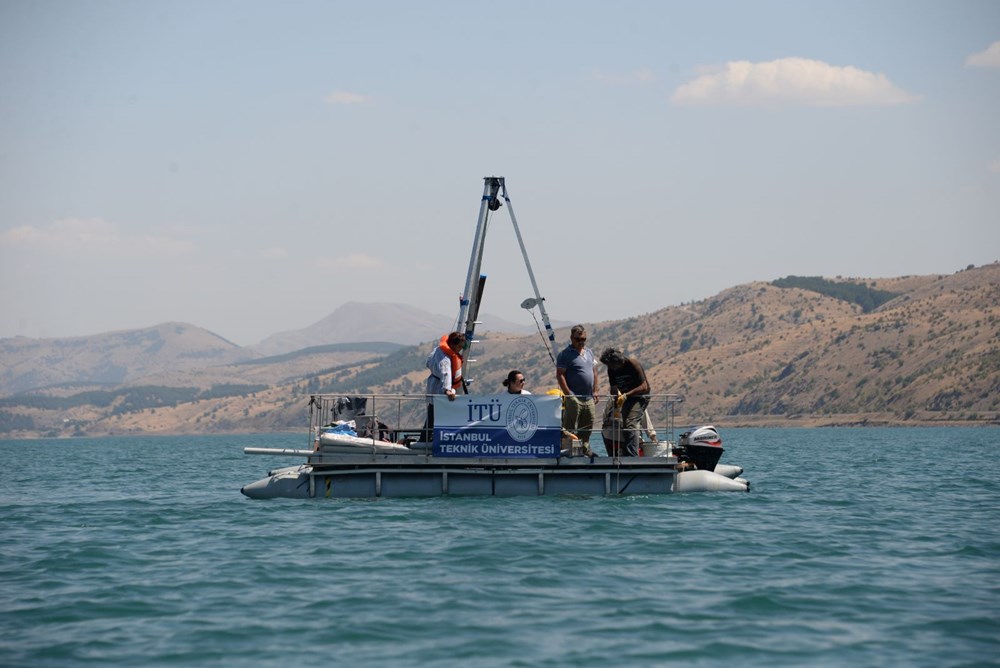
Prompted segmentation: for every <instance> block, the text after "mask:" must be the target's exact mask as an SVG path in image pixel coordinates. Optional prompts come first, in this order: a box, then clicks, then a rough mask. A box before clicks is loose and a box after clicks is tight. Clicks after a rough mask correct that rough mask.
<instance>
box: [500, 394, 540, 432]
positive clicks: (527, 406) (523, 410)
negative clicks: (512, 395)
mask: <svg viewBox="0 0 1000 668" xmlns="http://www.w3.org/2000/svg"><path fill="white" fill-rule="evenodd" d="M537 430H538V409H537V408H535V404H534V403H533V402H532V401H531V399H529V398H528V397H517V398H516V399H514V400H513V401H511V402H510V405H508V406H507V433H508V434H510V437H511V438H512V439H514V440H515V441H517V442H518V443H524V442H525V441H527V440H529V439H530V438H531V437H532V436H534V435H535V432H536V431H537Z"/></svg>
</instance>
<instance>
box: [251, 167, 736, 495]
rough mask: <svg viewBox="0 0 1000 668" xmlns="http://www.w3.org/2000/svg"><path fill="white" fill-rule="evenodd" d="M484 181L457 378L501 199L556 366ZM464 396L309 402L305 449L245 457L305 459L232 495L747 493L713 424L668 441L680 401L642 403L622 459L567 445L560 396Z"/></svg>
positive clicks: (503, 189) (490, 185)
mask: <svg viewBox="0 0 1000 668" xmlns="http://www.w3.org/2000/svg"><path fill="white" fill-rule="evenodd" d="M485 184H486V185H485V188H484V192H483V197H482V201H481V205H480V211H479V220H478V224H477V227H476V234H475V238H474V241H473V248H472V257H471V260H470V262H469V271H468V274H467V277H466V283H465V291H464V292H463V293H462V298H461V299H460V308H459V316H458V319H457V324H458V327H456V329H460V330H461V329H462V328H464V331H465V334H466V341H467V344H466V348H465V350H464V351H463V356H462V357H463V367H462V368H463V376H464V377H465V378H468V372H469V364H470V363H472V362H474V360H472V359H471V358H470V357H469V353H470V351H471V348H472V345H473V344H475V343H478V342H477V341H476V340H475V339H474V335H475V326H476V324H478V322H477V317H478V313H479V305H480V303H481V300H482V294H483V287H484V285H485V280H486V277H485V276H483V275H482V274H481V269H482V259H483V248H484V243H485V239H486V231H487V227H488V224H489V218H490V214H491V213H492V212H494V211H496V210H498V209H499V208H500V206H501V201H500V198H501V197H502V198H503V200H504V202H505V203H506V205H507V211H508V213H509V215H510V220H511V223H512V225H513V227H514V232H515V234H516V236H517V240H518V244H519V246H520V248H521V254H522V256H523V258H524V263H525V267H526V268H527V270H528V276H529V279H530V280H531V286H532V288H533V290H534V292H535V296H534V298H529V299H526V300H525V301H524V302H523V303H522V307H524V308H526V309H528V310H531V309H534V308H536V307H537V308H538V309H539V312H540V314H541V317H542V321H543V322H544V324H545V332H546V335H547V338H548V344H547V345H551V347H552V353H553V354H552V360H553V365H554V363H555V356H556V354H558V350H557V347H556V342H555V333H554V331H553V329H552V326H551V324H550V321H549V316H548V313H547V312H546V310H545V300H544V299H543V298H542V296H541V294H540V293H539V291H538V285H537V283H536V281H535V276H534V273H533V272H532V269H531V263H530V262H529V261H528V255H527V252H526V251H525V248H524V243H523V240H522V238H521V233H520V230H519V228H518V226H517V219H516V218H515V217H514V212H513V209H512V208H511V205H510V198H509V197H508V194H507V186H506V182H505V180H504V179H503V178H502V177H487V178H486V179H485ZM539 331H541V328H539ZM543 338H545V335H543ZM554 375H555V370H554V369H553V376H554ZM465 389H466V394H460V395H459V396H458V397H457V398H456V399H455V400H454V401H448V400H447V399H446V398H445V397H443V396H435V397H426V396H425V395H368V396H353V397H347V396H335V395H313V396H312V397H311V399H310V403H309V407H310V425H309V437H308V438H309V441H308V444H307V447H306V448H303V449H295V448H288V449H282V448H252V447H248V448H245V449H244V452H246V453H247V454H253V455H271V456H290V457H304V458H305V459H306V462H305V463H304V464H299V465H296V466H289V467H285V468H280V469H276V470H272V471H270V472H269V473H268V475H267V477H265V478H263V479H261V480H258V481H256V482H253V483H250V484H249V485H246V486H244V487H243V488H242V490H241V491H242V492H243V494H245V495H246V496H248V497H250V498H254V499H266V498H279V497H285V498H316V497H321V498H322V497H362V498H371V497H399V496H406V497H413V496H442V495H454V496H550V495H559V494H573V495H620V494H669V493H673V492H687V491H748V490H749V483H748V482H747V481H746V480H744V479H743V478H740V477H739V476H740V474H741V473H742V472H743V469H742V468H741V467H739V466H733V465H721V464H718V461H719V458H720V457H721V455H722V452H723V449H722V440H721V438H720V437H719V434H718V431H717V430H716V429H715V428H714V427H711V426H703V427H699V428H696V429H692V430H690V431H688V432H685V433H683V434H680V436H679V437H678V438H677V440H675V439H674V408H675V406H676V404H677V403H679V402H680V401H682V398H681V397H679V396H677V395H670V394H667V395H657V394H652V395H650V399H651V401H650V413H651V414H653V415H654V420H653V424H654V427H655V428H654V430H652V431H651V432H647V431H646V430H645V429H644V430H643V431H644V435H645V436H646V437H647V438H649V440H648V441H647V443H646V444H645V452H644V455H646V456H640V457H623V456H601V453H600V452H597V453H593V452H592V453H583V452H581V451H580V450H579V448H578V447H574V445H573V441H572V440H567V439H566V438H565V436H564V434H563V432H562V429H561V407H562V399H561V397H559V396H552V395H521V394H483V395H480V394H474V393H468V385H466V387H465ZM429 399H430V400H431V401H433V403H434V416H435V419H434V429H433V433H432V434H429V433H425V432H424V431H423V430H422V428H421V426H420V425H422V423H423V419H424V415H425V409H426V405H427V402H428V400H429ZM599 429H600V427H599V425H595V430H599ZM606 436H607V435H606ZM654 438H655V441H654V440H653V439H654ZM598 447H599V446H598Z"/></svg>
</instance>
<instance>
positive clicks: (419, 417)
mask: <svg viewBox="0 0 1000 668" xmlns="http://www.w3.org/2000/svg"><path fill="white" fill-rule="evenodd" d="M490 394H502V393H490ZM432 396H433V395H427V394H423V393H419V394H418V393H397V394H389V393H379V392H374V393H364V392H339V393H317V394H311V395H310V401H309V406H310V425H309V426H310V433H312V434H315V433H317V432H318V431H319V430H321V429H322V428H323V427H325V426H328V425H329V424H332V423H333V422H334V420H333V419H332V415H333V412H334V409H335V407H336V406H337V402H342V401H343V400H344V399H345V398H348V397H350V398H357V399H364V400H365V407H364V409H363V412H361V413H358V414H356V415H351V416H350V417H349V419H351V418H354V417H357V418H364V420H365V423H366V424H365V426H364V428H367V429H368V430H369V433H371V430H380V429H386V430H388V431H390V432H392V433H393V434H394V435H397V436H400V435H412V434H418V433H419V432H421V431H422V430H423V427H422V425H423V421H424V417H425V414H426V413H425V411H426V405H427V401H428V400H429V399H430V398H431V397H432ZM483 396H488V395H483ZM646 396H648V397H649V400H650V401H649V407H648V408H647V412H648V413H649V414H650V420H651V422H652V426H653V428H654V430H655V432H656V433H657V437H658V438H662V439H663V440H666V441H668V442H675V439H674V431H675V424H674V420H675V414H676V406H677V404H680V403H683V401H684V396H683V395H681V394H677V393H672V392H651V393H649V394H648V395H646ZM609 400H610V397H607V396H605V397H602V398H601V399H599V400H598V402H597V403H598V410H597V411H596V413H597V414H596V415H595V420H596V423H595V425H594V431H596V432H600V431H601V421H602V419H601V417H602V415H603V411H604V409H603V408H601V406H602V405H604V404H605V403H606V402H607V401H609ZM328 418H331V419H328ZM357 426H358V427H359V428H360V427H361V425H357ZM640 430H641V431H643V432H645V431H646V429H645V427H644V426H640ZM359 434H360V432H359ZM366 437H367V435H366ZM393 440H398V439H396V438H394V439H393Z"/></svg>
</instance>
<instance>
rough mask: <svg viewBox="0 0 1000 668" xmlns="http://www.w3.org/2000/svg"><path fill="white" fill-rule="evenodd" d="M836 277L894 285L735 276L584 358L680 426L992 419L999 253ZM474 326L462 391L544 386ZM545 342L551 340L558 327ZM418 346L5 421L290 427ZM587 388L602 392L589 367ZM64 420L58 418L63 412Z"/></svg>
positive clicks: (92, 426) (401, 364)
mask: <svg viewBox="0 0 1000 668" xmlns="http://www.w3.org/2000/svg"><path fill="white" fill-rule="evenodd" d="M844 280H852V282H854V283H864V284H865V285H868V286H870V287H872V288H875V289H878V290H885V291H889V292H893V293H899V296H898V297H896V298H894V299H892V300H891V301H888V302H886V303H885V304H883V305H882V306H881V307H880V308H877V309H875V310H873V311H871V312H869V313H865V312H863V310H862V309H861V307H860V306H857V305H854V304H852V303H849V302H847V301H843V300H841V299H837V298H834V297H830V296H826V295H823V294H820V293H818V292H814V291H811V290H804V289H800V288H779V287H776V286H774V285H772V284H770V283H750V284H747V285H741V286H737V287H734V288H731V289H729V290H726V291H724V292H722V293H720V294H718V295H716V296H714V297H712V298H710V299H706V300H703V301H700V302H696V303H692V304H686V305H681V306H675V307H669V308H665V309H661V310H659V311H656V312H653V313H650V314H646V315H642V316H637V317H634V318H630V319H627V320H621V321H613V322H601V323H590V324H588V328H589V330H590V341H589V344H588V345H590V347H591V348H593V349H594V350H595V352H597V353H598V354H600V351H601V350H602V349H603V348H604V347H606V346H610V345H615V346H619V347H622V348H623V349H624V350H625V351H626V354H629V355H633V356H635V357H636V358H637V359H638V360H639V361H640V362H642V364H643V365H644V366H645V368H646V371H647V375H648V376H649V379H650V382H651V384H652V386H653V389H654V391H655V392H674V393H680V394H683V395H684V396H685V402H684V404H682V414H681V415H680V417H679V422H680V423H681V424H689V423H696V422H708V421H711V422H713V423H715V424H717V425H723V426H737V425H771V424H773V425H778V424H802V425H834V424H856V423H866V424H928V423H974V424H985V423H995V422H997V421H998V418H1000V264H997V263H994V264H991V265H988V266H984V267H980V268H975V269H968V270H965V271H961V272H958V273H956V274H952V275H947V276H915V277H902V278H890V279H875V280H872V279H844ZM482 338H483V339H484V340H483V342H482V343H481V344H480V345H479V346H478V347H477V348H475V349H474V351H473V357H474V358H475V359H476V361H475V362H473V363H472V364H470V368H469V369H468V374H467V375H468V376H470V377H472V378H474V379H475V383H474V385H473V389H474V391H476V392H479V393H489V392H498V391H501V390H502V386H501V380H502V378H503V377H504V376H505V375H506V373H507V371H508V370H510V369H512V368H517V369H520V370H521V371H523V372H524V373H525V375H526V377H527V379H528V389H530V390H531V391H533V392H544V391H545V390H547V389H550V388H552V387H555V375H554V370H553V363H552V360H551V358H550V352H551V351H550V350H549V349H548V348H547V347H546V346H544V345H543V342H542V341H541V340H540V338H539V337H538V335H537V334H536V335H535V336H528V337H524V336H513V335H506V334H493V333H486V334H484V335H483V337H482ZM557 338H558V341H559V347H560V348H562V347H563V346H565V345H566V342H567V340H568V332H567V331H566V330H565V329H562V330H559V331H558V332H557ZM430 346H431V344H430V343H428V344H425V345H423V346H417V347H412V348H406V349H403V350H401V351H399V352H398V353H393V354H390V355H387V356H385V357H379V358H374V359H368V360H358V363H357V364H351V365H346V366H341V367H339V368H337V369H332V370H330V371H328V372H320V373H317V372H316V367H314V368H313V370H312V371H311V373H308V374H303V375H302V376H301V377H298V378H295V379H294V380H292V381H290V382H282V383H280V384H278V385H275V386H273V387H271V388H269V389H267V390H263V391H258V392H255V393H253V394H246V395H244V396H238V397H228V398H224V399H218V400H211V401H198V402H189V403H181V404H179V405H177V406H175V407H164V408H157V409H154V410H145V411H127V410H125V411H123V410H118V411H117V414H114V413H115V411H113V410H109V409H104V410H100V409H94V408H88V407H81V408H77V409H74V411H72V415H69V414H68V413H67V414H65V415H64V414H62V413H60V414H58V415H56V414H55V413H54V412H53V411H43V410H31V411H27V409H20V412H21V414H22V415H28V414H30V416H31V418H32V420H33V421H34V425H35V428H34V429H33V430H22V431H21V432H15V433H11V430H8V433H9V434H10V435H18V434H20V435H37V434H38V433H50V434H54V433H68V430H69V428H68V427H66V426H65V424H75V425H76V426H75V427H74V429H75V430H76V431H77V433H81V432H82V433H87V434H103V433H150V432H152V433H185V432H187V433H192V432H212V431H246V432H252V431H270V430H285V429H301V428H303V425H304V424H305V417H306V415H307V404H308V397H309V394H310V393H312V392H317V391H324V392H342V393H349V392H384V393H398V392H409V393H420V392H422V391H423V382H424V379H425V377H426V371H425V369H424V368H423V362H424V358H425V356H426V354H427V352H428V350H429V349H430ZM319 368H324V367H319ZM325 368H329V366H327V367H325ZM300 370H304V369H300ZM602 384H603V385H604V388H605V389H606V387H607V383H606V381H603V371H602ZM67 416H68V417H71V418H72V420H71V422H70V423H63V422H62V420H63V419H64V418H67Z"/></svg>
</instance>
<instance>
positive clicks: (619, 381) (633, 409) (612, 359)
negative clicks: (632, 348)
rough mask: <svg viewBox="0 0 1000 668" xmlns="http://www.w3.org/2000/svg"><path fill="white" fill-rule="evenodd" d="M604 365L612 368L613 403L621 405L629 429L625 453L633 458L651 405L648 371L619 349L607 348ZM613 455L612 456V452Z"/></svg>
mask: <svg viewBox="0 0 1000 668" xmlns="http://www.w3.org/2000/svg"><path fill="white" fill-rule="evenodd" d="M601 363H603V364H605V365H606V366H607V367H608V384H609V385H610V386H611V389H610V390H609V392H610V397H611V398H610V401H615V402H616V403H617V407H616V410H617V411H621V419H622V426H623V428H624V430H625V434H624V441H625V452H624V453H622V454H624V455H626V456H629V457H638V456H639V443H640V437H639V424H640V422H641V421H642V416H643V415H645V413H646V407H647V406H648V405H649V382H648V381H647V380H646V371H645V370H644V369H643V368H642V365H641V364H639V362H637V361H636V360H634V359H632V358H630V357H625V355H623V354H622V351H620V350H618V349H617V348H606V349H605V350H604V352H603V353H601ZM608 454H612V453H610V452H609V453H608Z"/></svg>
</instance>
